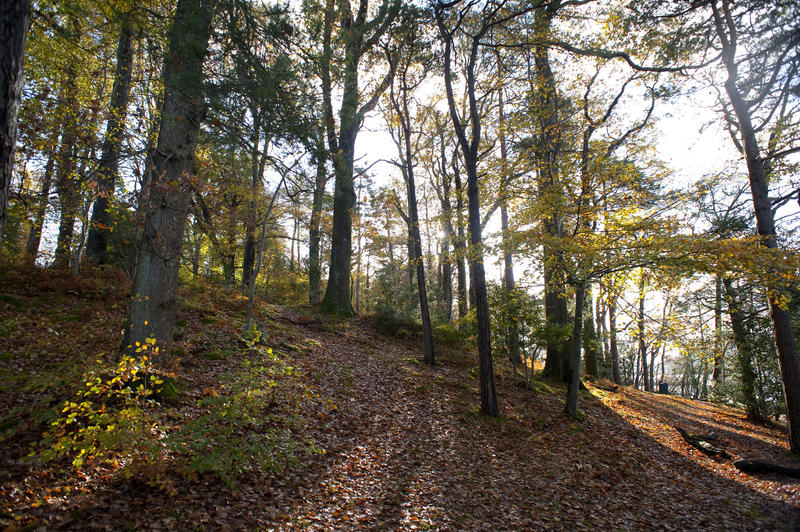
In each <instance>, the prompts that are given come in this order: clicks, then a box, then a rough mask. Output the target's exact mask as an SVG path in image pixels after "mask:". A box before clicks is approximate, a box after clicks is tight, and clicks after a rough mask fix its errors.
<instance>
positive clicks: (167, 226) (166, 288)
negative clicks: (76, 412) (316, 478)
mask: <svg viewBox="0 0 800 532" xmlns="http://www.w3.org/2000/svg"><path fill="white" fill-rule="evenodd" d="M213 12H214V0H200V1H194V0H179V2H178V5H177V7H176V9H175V16H174V19H173V24H172V30H171V31H170V38H169V49H168V51H167V54H166V55H165V57H164V103H163V106H162V109H161V127H160V129H159V133H158V147H157V149H156V151H155V153H154V156H153V157H154V161H153V166H152V169H151V173H150V176H149V177H148V179H147V182H148V187H147V190H146V191H144V193H143V197H142V205H141V207H140V208H141V209H142V210H144V213H145V214H144V234H143V235H142V240H141V242H140V244H139V251H138V262H137V268H136V276H135V278H134V282H133V287H132V293H131V310H130V315H129V318H128V323H127V325H126V327H125V335H124V337H123V340H122V346H121V347H122V349H123V350H130V351H134V350H135V346H136V345H137V343H138V344H142V345H143V344H144V343H145V341H146V340H147V339H148V338H154V339H155V340H156V341H157V342H159V343H160V344H162V345H163V344H167V343H169V342H171V341H172V329H173V327H174V324H175V298H176V295H177V294H176V292H177V283H178V268H179V266H180V251H181V245H182V241H183V230H184V225H185V222H186V215H187V213H188V209H189V191H190V189H191V180H192V179H191V176H192V174H193V171H194V160H195V155H194V150H195V145H196V142H197V132H198V130H199V129H200V123H201V121H202V119H203V114H204V108H205V106H204V97H203V62H204V58H205V55H206V50H207V48H208V40H209V36H210V34H211V20H212V17H213Z"/></svg>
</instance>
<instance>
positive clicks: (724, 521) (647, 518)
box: [278, 324, 800, 530]
mask: <svg viewBox="0 0 800 532" xmlns="http://www.w3.org/2000/svg"><path fill="white" fill-rule="evenodd" d="M309 334H310V335H312V336H313V337H315V338H316V339H317V340H318V341H319V342H320V343H321V345H322V346H324V348H323V349H321V350H320V351H318V352H316V353H312V354H311V355H309V356H308V357H307V358H306V359H305V360H303V365H304V367H305V369H306V370H307V371H309V372H313V371H318V372H319V373H321V374H323V375H334V376H338V378H336V379H330V380H324V381H321V382H319V384H318V386H317V391H318V393H319V394H320V396H321V397H323V398H329V399H330V400H331V401H333V403H334V404H335V405H336V409H335V410H332V411H331V412H329V413H327V414H323V415H322V416H319V417H317V421H318V423H314V424H313V426H312V428H311V432H312V433H313V434H314V437H315V440H317V441H319V442H320V444H321V445H322V446H323V447H324V448H325V449H327V453H326V456H325V457H324V459H323V460H322V461H321V463H320V464H318V465H317V466H316V467H315V468H313V469H312V470H311V471H309V472H308V477H307V479H306V480H307V482H306V483H305V486H303V487H302V488H300V491H299V493H298V494H297V497H295V499H300V500H301V501H302V502H301V503H300V504H297V505H295V506H293V507H292V508H290V509H286V511H285V512H281V515H280V516H278V518H279V520H280V522H281V525H280V526H281V527H286V528H294V527H297V528H306V527H310V528H320V529H321V528H329V527H330V526H331V525H332V524H333V523H336V527H337V528H342V527H343V528H349V527H352V528H365V529H376V528H385V529H397V528H408V529H413V528H436V529H452V530H464V529H472V530H475V529H494V530H503V529H542V528H553V529H565V530H575V529H627V530H631V529H649V530H653V529H663V530H680V529H695V530H703V529H708V530H711V529H720V528H723V529H728V530H736V529H741V530H757V529H786V530H791V529H796V527H798V526H800V515H798V514H800V512H798V506H799V505H798V499H797V494H798V493H800V489H798V488H799V487H800V486H798V483H797V482H796V481H789V482H788V483H783V482H782V481H781V482H775V483H776V484H781V485H784V486H785V492H786V493H793V494H794V497H795V498H794V501H793V503H792V501H791V500H789V501H788V502H789V504H787V501H786V497H783V500H781V497H770V496H769V495H768V494H765V493H759V492H758V491H754V490H752V489H749V488H748V487H745V486H743V485H742V484H739V483H736V482H734V480H735V479H732V478H730V475H724V476H723V475H719V474H717V473H715V472H714V471H710V470H709V469H708V468H705V467H703V465H699V464H698V461H697V460H696V459H693V457H690V456H687V455H688V454H690V453H691V451H689V452H687V453H680V452H676V451H675V450H673V447H670V446H669V445H665V444H664V442H662V441H660V440H659V438H658V437H653V436H652V435H651V434H649V433H648V431H647V430H642V427H637V426H635V425H632V424H631V423H630V422H629V420H627V419H625V418H623V417H621V416H619V415H617V414H616V413H615V412H614V411H612V410H610V409H609V408H608V407H606V406H605V405H604V404H603V403H602V402H601V401H598V400H596V399H594V398H592V397H591V396H588V395H587V396H584V397H583V398H582V408H583V410H584V412H586V414H587V419H586V420H585V421H583V422H571V421H569V420H567V419H566V418H564V417H563V416H562V415H561V414H560V411H561V408H563V405H562V403H561V399H560V398H558V397H556V396H555V395H552V394H549V393H547V392H546V391H545V392H544V393H535V392H531V391H525V390H522V389H519V388H516V387H514V386H511V385H510V384H511V383H509V382H508V381H504V380H503V379H502V377H501V378H500V379H499V381H500V382H499V386H500V390H501V394H500V397H501V400H502V404H501V406H502V409H503V412H504V414H505V417H504V418H503V419H501V420H490V419H486V418H483V417H481V416H479V415H477V414H476V413H475V412H474V410H473V409H474V405H476V404H477V397H476V383H475V382H474V381H472V380H471V379H470V378H469V377H467V376H466V375H465V374H466V373H467V370H468V365H469V361H465V360H460V359H458V358H453V357H452V356H450V357H444V358H445V360H444V363H443V364H441V365H440V366H439V367H437V368H434V369H430V368H427V367H425V366H424V365H422V364H419V363H418V362H416V358H418V357H419V353H418V352H416V351H415V350H413V349H409V348H408V347H406V346H405V345H403V344H401V343H393V342H391V341H389V340H387V339H385V338H383V337H381V336H378V335H376V334H375V333H374V332H373V331H372V330H371V329H369V328H367V327H366V326H364V325H363V324H355V325H354V326H353V328H352V330H349V331H337V334H331V333H330V332H324V331H320V330H316V331H314V330H310V331H309ZM465 381H466V382H469V383H470V384H469V385H468V386H464V382H465ZM465 388H466V389H465ZM319 406H322V405H321V404H320V405H319ZM651 414H653V413H652V412H651ZM655 414H656V415H655V416H654V418H655V419H660V418H659V417H658V415H657V414H658V413H657V412H655ZM653 430H654V431H656V432H657V429H656V428H653ZM671 432H674V430H671V429H670V430H669V431H667V433H665V434H667V435H668V437H669V438H671V437H672V434H671ZM673 443H676V442H673ZM677 443H678V445H679V442H677Z"/></svg>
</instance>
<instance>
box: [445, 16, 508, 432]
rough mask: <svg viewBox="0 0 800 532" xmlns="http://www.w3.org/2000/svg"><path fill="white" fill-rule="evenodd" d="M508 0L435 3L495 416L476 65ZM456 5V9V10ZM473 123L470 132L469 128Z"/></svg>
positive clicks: (484, 371)
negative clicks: (459, 89) (461, 46)
mask: <svg viewBox="0 0 800 532" xmlns="http://www.w3.org/2000/svg"><path fill="white" fill-rule="evenodd" d="M505 4H506V2H505V1H501V2H497V3H494V2H490V3H487V4H485V5H483V6H482V9H481V10H480V11H479V12H477V13H474V12H473V11H472V8H473V7H474V4H473V3H466V4H463V3H462V2H461V1H456V2H452V3H450V4H447V5H445V4H443V3H441V2H438V3H437V4H436V5H435V6H434V13H435V15H436V22H437V25H438V27H439V35H440V38H441V40H442V41H443V44H444V83H445V89H446V91H447V104H448V108H449V110H450V119H451V121H452V123H453V128H454V129H455V132H456V137H457V139H458V146H459V148H460V150H461V156H462V158H463V160H464V170H465V172H466V174H467V199H468V201H469V206H468V209H467V213H468V216H467V218H468V222H469V234H470V249H469V266H470V281H471V282H470V285H471V287H472V295H473V297H474V299H475V308H476V315H477V326H478V360H479V366H480V383H481V411H482V412H483V413H484V414H486V415H489V416H497V415H499V414H500V410H499V408H498V406H497V397H496V393H495V386H494V369H493V367H492V345H491V329H490V322H489V300H488V294H487V289H486V274H485V270H484V266H483V249H482V246H483V239H482V237H481V216H480V198H479V196H478V189H479V186H478V155H479V149H480V143H481V113H480V111H479V109H478V97H477V94H476V76H475V74H476V65H477V63H478V57H479V52H480V49H481V42H482V40H483V38H484V37H485V36H486V35H487V34H488V33H489V30H490V29H491V28H492V27H494V26H496V25H499V24H502V23H503V22H505V21H506V20H508V19H509V18H511V17H510V15H508V14H507V13H505V12H504V11H503V10H504V8H505ZM454 8H455V9H454ZM471 16H475V17H477V24H476V25H475V27H474V28H468V27H467V20H468V19H469V18H471ZM462 32H463V33H464V35H465V38H466V42H467V46H468V48H467V59H466V63H465V64H464V65H463V70H464V75H465V90H466V94H467V99H468V111H467V112H468V115H467V116H468V117H467V118H464V119H462V117H461V116H460V115H459V112H458V108H457V107H456V102H455V96H454V94H453V75H454V74H453V57H452V56H453V43H454V40H455V37H456V35H458V34H460V33H462ZM467 124H468V125H469V131H467Z"/></svg>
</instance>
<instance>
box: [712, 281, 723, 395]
mask: <svg viewBox="0 0 800 532" xmlns="http://www.w3.org/2000/svg"><path fill="white" fill-rule="evenodd" d="M714 281H715V282H714V373H713V374H712V377H711V378H712V379H714V384H715V385H716V384H719V383H720V381H721V380H722V357H723V355H724V353H723V352H722V277H720V276H719V275H717V276H716V278H715V279H714Z"/></svg>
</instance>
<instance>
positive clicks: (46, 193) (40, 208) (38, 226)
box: [25, 133, 60, 263]
mask: <svg viewBox="0 0 800 532" xmlns="http://www.w3.org/2000/svg"><path fill="white" fill-rule="evenodd" d="M59 136H60V135H59V134H58V133H56V135H55V139H54V140H53V141H52V142H51V144H50V145H49V146H48V149H49V151H50V154H49V156H48V158H47V164H46V165H45V167H44V176H43V177H42V186H41V189H40V190H39V197H38V198H37V200H36V212H35V214H34V216H33V221H32V222H31V229H30V232H29V233H28V241H27V243H26V244H25V252H26V253H27V255H28V257H29V260H30V262H31V263H34V262H36V256H37V254H38V253H39V244H40V243H41V241H42V227H44V218H45V216H46V215H47V205H48V203H49V200H50V187H51V185H52V184H53V168H54V167H55V162H56V155H55V153H56V146H57V145H58V138H59Z"/></svg>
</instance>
